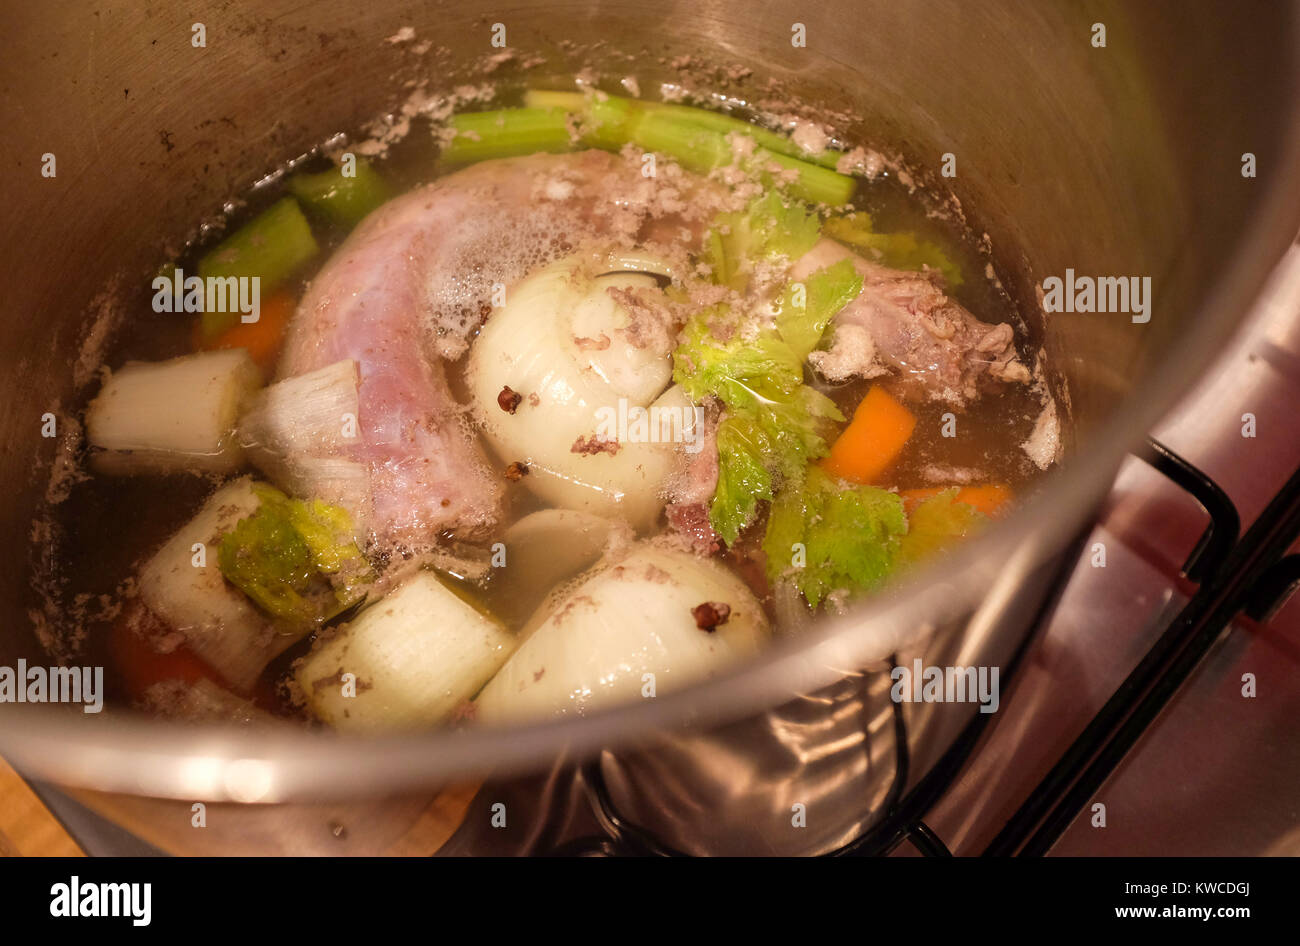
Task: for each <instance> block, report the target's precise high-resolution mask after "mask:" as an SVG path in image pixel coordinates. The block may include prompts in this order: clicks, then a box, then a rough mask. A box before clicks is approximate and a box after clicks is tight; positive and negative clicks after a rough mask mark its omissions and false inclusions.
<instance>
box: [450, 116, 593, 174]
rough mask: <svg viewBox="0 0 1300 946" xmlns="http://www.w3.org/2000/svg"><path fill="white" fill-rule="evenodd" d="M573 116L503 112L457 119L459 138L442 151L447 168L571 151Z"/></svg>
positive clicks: (454, 124)
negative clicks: (449, 165) (522, 155)
mask: <svg viewBox="0 0 1300 946" xmlns="http://www.w3.org/2000/svg"><path fill="white" fill-rule="evenodd" d="M569 114H570V113H569V112H567V111H565V110H564V109H560V108H501V109H494V110H493V111H488V112H464V113H462V114H459V115H453V116H452V117H451V120H450V123H449V124H450V126H451V128H452V129H453V130H454V131H455V132H456V135H455V137H454V138H452V140H451V141H450V142H448V143H447V145H446V146H445V147H444V148H443V149H442V155H441V159H442V161H443V162H445V163H447V164H469V163H470V162H473V161H484V160H487V159H488V158H506V157H512V156H514V155H521V154H533V153H535V152H538V151H549V152H559V151H568V150H570V149H571V148H572V147H573V142H572V140H571V139H570V137H569Z"/></svg>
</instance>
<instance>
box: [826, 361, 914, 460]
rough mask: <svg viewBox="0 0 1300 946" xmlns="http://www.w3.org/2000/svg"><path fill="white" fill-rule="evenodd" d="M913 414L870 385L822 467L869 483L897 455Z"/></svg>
mask: <svg viewBox="0 0 1300 946" xmlns="http://www.w3.org/2000/svg"><path fill="white" fill-rule="evenodd" d="M915 428H916V417H914V416H913V414H912V412H911V411H909V410H908V409H907V408H906V407H904V406H903V405H902V404H900V403H898V401H896V400H895V399H894V398H893V397H892V396H891V395H890V394H889V392H888V391H886V390H885V389H884V388H882V387H881V386H880V385H878V384H876V385H872V386H871V388H870V389H869V390H868V391H867V396H866V397H864V398H863V399H862V403H861V404H859V405H858V407H857V410H855V411H854V412H853V420H852V421H851V422H850V423H849V426H848V427H846V428H844V432H843V433H841V434H840V436H839V439H837V440H836V441H835V443H834V444H832V445H831V452H830V455H829V456H828V457H826V459H825V460H823V461H822V467H823V468H824V469H825V470H826V472H827V473H829V474H830V475H831V476H835V477H838V478H839V479H842V480H850V481H851V482H854V483H872V482H874V481H875V480H876V479H877V478H878V477H879V476H880V474H881V473H883V472H885V470H887V469H888V468H889V465H890V464H891V463H893V462H894V460H896V459H897V458H898V454H899V453H900V452H901V451H902V449H903V446H904V444H906V443H907V441H908V438H910V437H911V436H912V431H913V430H914V429H915Z"/></svg>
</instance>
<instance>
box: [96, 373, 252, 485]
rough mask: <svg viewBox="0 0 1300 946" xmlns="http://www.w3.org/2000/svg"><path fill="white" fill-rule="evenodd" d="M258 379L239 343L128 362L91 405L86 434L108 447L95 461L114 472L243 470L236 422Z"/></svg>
mask: <svg viewBox="0 0 1300 946" xmlns="http://www.w3.org/2000/svg"><path fill="white" fill-rule="evenodd" d="M260 384H261V374H260V372H259V371H258V369H257V366H256V365H255V364H254V363H253V360H252V359H251V358H250V357H249V355H248V352H247V351H245V350H244V349H242V348H235V349H229V350H223V351H208V352H200V353H198V354H195V355H186V356H184V357H181V358H173V359H171V360H170V361H161V362H150V363H146V362H130V363H128V364H126V365H125V366H124V367H122V368H120V369H118V370H117V371H115V372H113V373H112V374H110V375H109V377H108V379H107V380H106V381H105V382H104V386H103V388H102V389H101V390H100V392H99V394H98V395H97V396H96V397H95V399H94V400H93V401H91V402H90V406H89V407H87V409H86V435H87V438H88V439H89V441H90V443H91V444H92V445H93V446H96V447H100V448H102V449H103V450H105V451H107V452H106V453H104V454H101V455H99V457H98V458H97V459H96V464H97V466H98V467H99V468H100V469H101V470H103V471H104V472H110V473H133V472H155V471H170V470H199V471H211V472H217V473H228V472H231V471H233V470H235V469H238V467H239V465H240V464H241V463H242V462H243V455H242V452H241V451H240V448H239V444H238V442H237V440H236V438H235V423H236V420H237V418H238V416H239V411H240V408H241V407H242V406H243V404H244V403H245V402H246V401H247V400H248V399H249V398H250V397H251V396H252V394H253V392H254V391H256V390H257V388H258V387H259V385H260Z"/></svg>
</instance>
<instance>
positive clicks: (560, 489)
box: [467, 256, 695, 529]
mask: <svg viewBox="0 0 1300 946" xmlns="http://www.w3.org/2000/svg"><path fill="white" fill-rule="evenodd" d="M620 262H621V265H620ZM650 265H652V263H651V262H650V261H647V260H645V259H643V258H641V257H636V256H634V257H629V258H627V259H622V260H621V261H620V260H619V259H618V258H611V259H607V260H602V261H601V266H599V267H597V269H598V270H604V271H603V272H601V273H600V274H599V275H595V274H593V271H592V268H591V263H590V260H585V259H578V258H574V259H569V260H561V261H560V262H558V263H555V264H553V265H551V266H548V267H546V268H545V269H543V270H541V271H539V272H537V273H535V274H534V275H532V276H530V277H529V278H528V279H526V280H524V281H523V282H522V283H521V284H520V285H519V286H518V287H516V288H515V289H514V290H513V291H512V292H511V295H510V297H509V298H508V300H507V304H506V305H505V306H504V307H503V308H502V309H501V310H500V311H498V312H496V313H495V314H494V315H493V316H492V317H491V318H490V319H489V320H488V322H487V324H486V325H485V326H484V328H483V330H482V332H481V333H480V334H479V337H478V339H477V340H476V341H475V343H474V346H473V348H472V349H471V351H470V360H469V370H468V373H467V378H468V381H469V386H470V390H471V394H472V398H473V404H474V409H475V413H476V416H477V419H478V421H479V422H480V424H481V426H482V429H483V433H484V436H485V437H486V439H487V440H488V442H489V443H490V444H491V446H492V448H493V450H494V451H495V452H496V454H497V456H498V457H499V458H500V460H501V462H502V464H503V465H504V464H508V463H513V462H521V463H524V464H525V465H526V466H527V467H528V475H527V476H526V477H525V478H524V479H523V481H522V482H523V484H524V485H526V486H527V487H528V488H529V489H530V490H532V491H533V492H535V493H537V494H538V495H539V496H541V497H542V498H543V499H545V500H547V501H549V502H550V503H553V504H555V505H557V506H563V507H566V508H569V509H580V510H585V511H587V512H592V513H596V514H598V515H604V516H621V517H623V518H625V519H627V520H628V521H630V522H632V523H633V524H634V525H635V526H636V527H637V528H642V529H644V528H648V527H649V526H650V525H651V524H652V523H653V521H654V519H655V517H656V516H657V515H658V513H659V510H660V509H661V508H662V507H663V498H662V492H663V486H664V482H665V480H666V479H667V478H668V476H669V475H670V474H671V472H672V471H673V469H674V466H675V464H676V463H677V462H678V461H677V448H678V444H679V443H680V442H682V441H689V440H691V439H693V437H694V433H695V431H694V424H695V412H694V411H693V410H692V407H691V404H690V401H689V399H688V398H687V397H686V396H685V394H683V393H682V392H681V391H680V390H679V389H678V388H676V387H675V386H673V387H670V386H669V384H670V382H671V380H672V359H671V338H670V337H669V336H670V335H671V333H664V336H663V338H662V339H659V338H657V337H656V338H655V339H653V340H647V339H645V338H639V339H638V340H639V342H640V344H634V343H633V341H632V340H631V335H630V334H629V332H628V331H627V330H628V328H629V326H630V325H631V323H632V318H631V316H630V315H629V313H628V312H627V311H625V309H624V308H623V307H622V306H621V305H619V303H618V302H617V301H616V300H615V299H614V298H613V296H612V295H611V294H610V292H609V291H608V290H611V289H613V290H615V291H619V290H626V289H634V290H636V289H640V290H645V289H656V288H657V287H658V283H657V281H656V279H655V277H654V276H652V275H648V274H647V273H645V272H632V271H625V269H624V268H625V267H628V266H650ZM661 269H662V267H661ZM506 389H509V391H508V392H507V391H506ZM509 392H514V393H515V394H517V395H519V399H518V402H517V405H516V407H515V409H514V412H513V413H511V412H509V411H508V410H506V409H503V407H502V404H501V401H500V398H501V397H502V396H503V394H505V395H506V397H507V398H508V397H509ZM642 412H644V413H642ZM611 441H613V442H611Z"/></svg>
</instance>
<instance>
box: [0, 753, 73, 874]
mask: <svg viewBox="0 0 1300 946" xmlns="http://www.w3.org/2000/svg"><path fill="white" fill-rule="evenodd" d="M81 856H83V854H82V850H81V848H79V847H78V846H77V842H76V841H74V840H72V836H71V835H69V834H68V832H66V831H64V830H63V825H61V824H59V821H58V819H57V818H55V817H54V816H53V815H52V814H50V811H49V809H48V808H46V807H45V806H44V805H43V804H41V800H40V799H39V798H37V797H36V793H35V792H33V791H32V790H31V788H29V787H28V785H27V783H26V782H24V781H23V780H22V779H21V778H20V777H19V775H18V773H17V772H15V771H14V770H13V769H12V768H10V767H9V764H8V763H7V762H5V760H4V759H0V857H81Z"/></svg>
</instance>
